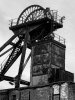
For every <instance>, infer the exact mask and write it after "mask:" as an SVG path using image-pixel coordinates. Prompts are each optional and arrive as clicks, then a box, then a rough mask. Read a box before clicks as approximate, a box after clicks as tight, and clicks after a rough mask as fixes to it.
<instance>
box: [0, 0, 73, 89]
mask: <svg viewBox="0 0 75 100" xmlns="http://www.w3.org/2000/svg"><path fill="white" fill-rule="evenodd" d="M32 4H38V5H41V6H43V7H44V8H46V7H50V9H52V10H54V9H55V10H58V12H59V15H60V16H65V17H66V18H65V21H64V27H63V29H60V30H58V31H57V32H56V33H58V34H59V35H61V36H62V37H64V38H65V39H66V70H68V71H71V72H73V73H75V0H0V46H2V45H3V43H5V42H6V41H7V40H8V39H9V38H10V37H11V36H12V35H13V32H12V31H10V30H9V20H10V19H14V18H18V16H19V15H20V13H21V12H22V11H23V10H24V9H25V8H26V7H28V6H30V5H32ZM28 52H29V51H28ZM27 54H28V53H27ZM3 58H5V56H4V57H3ZM3 58H0V63H1V62H2V60H3ZM17 62H19V60H18V61H17ZM14 66H15V64H14V65H13V68H12V71H11V70H9V72H8V73H7V75H10V76H15V74H14V72H15V73H17V71H16V69H17V68H16V69H15V68H14ZM16 66H18V65H16ZM29 69H30V68H29V67H28V68H26V73H24V74H23V78H24V79H26V80H29ZM25 75H26V76H25ZM7 87H10V85H9V83H8V82H5V81H4V82H1V84H0V89H1V88H7Z"/></svg>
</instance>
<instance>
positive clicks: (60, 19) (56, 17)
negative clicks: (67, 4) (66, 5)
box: [9, 10, 65, 27]
mask: <svg viewBox="0 0 75 100" xmlns="http://www.w3.org/2000/svg"><path fill="white" fill-rule="evenodd" d="M43 15H44V17H43V18H45V17H48V18H49V19H51V18H52V19H53V20H54V21H55V22H57V23H59V24H63V20H64V19H65V17H64V16H63V17H60V16H59V15H58V11H57V10H48V11H47V12H46V11H45V12H43ZM17 20H18V18H15V19H11V20H9V26H10V27H12V26H16V25H17V24H18V23H17ZM23 23H25V20H24V18H23V17H21V18H20V21H19V24H23Z"/></svg>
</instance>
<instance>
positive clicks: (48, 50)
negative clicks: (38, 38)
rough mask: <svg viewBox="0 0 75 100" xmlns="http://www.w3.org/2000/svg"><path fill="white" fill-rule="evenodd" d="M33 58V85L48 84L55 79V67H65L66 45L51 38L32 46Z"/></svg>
mask: <svg viewBox="0 0 75 100" xmlns="http://www.w3.org/2000/svg"><path fill="white" fill-rule="evenodd" d="M53 41H54V40H53ZM31 59H32V67H31V75H32V77H31V81H32V82H31V85H40V84H42V85H43V84H45V83H46V84H48V83H50V82H49V80H50V81H51V82H53V81H54V79H53V78H54V76H53V73H54V72H55V71H54V70H53V69H65V46H62V45H61V43H57V42H55V43H54V42H52V41H50V40H49V41H47V42H46V41H45V42H43V43H37V44H35V45H34V46H33V47H32V58H31Z"/></svg>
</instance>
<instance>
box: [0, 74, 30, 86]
mask: <svg viewBox="0 0 75 100" xmlns="http://www.w3.org/2000/svg"><path fill="white" fill-rule="evenodd" d="M3 80H6V81H10V82H14V83H15V78H14V77H10V76H3V75H1V74H0V81H3ZM20 84H23V85H30V82H28V81H25V80H20Z"/></svg>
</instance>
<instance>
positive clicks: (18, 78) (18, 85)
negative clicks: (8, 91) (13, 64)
mask: <svg viewBox="0 0 75 100" xmlns="http://www.w3.org/2000/svg"><path fill="white" fill-rule="evenodd" d="M28 36H29V30H28V28H27V31H26V33H25V38H24V45H23V48H22V55H21V60H20V66H19V71H18V77H17V79H16V81H15V88H19V87H20V79H21V75H22V71H23V65H24V59H25V54H26V48H27V41H28Z"/></svg>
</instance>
